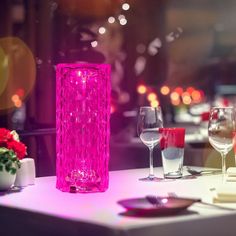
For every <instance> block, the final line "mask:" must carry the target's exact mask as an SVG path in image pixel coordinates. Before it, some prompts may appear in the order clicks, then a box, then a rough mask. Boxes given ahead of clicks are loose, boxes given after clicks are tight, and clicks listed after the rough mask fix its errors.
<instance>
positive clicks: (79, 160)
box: [56, 63, 110, 193]
mask: <svg viewBox="0 0 236 236" xmlns="http://www.w3.org/2000/svg"><path fill="white" fill-rule="evenodd" d="M56 79H57V81H56V86H57V91H56V128H57V132H56V135H57V137H56V149H57V165H56V174H57V183H56V187H57V188H58V189H60V190H61V191H64V192H84V193H87V192H103V191H105V190H106V189H107V188H108V182H109V171H108V164H109V140H110V66H109V65H107V64H80V63H77V64H58V65H57V68H56Z"/></svg>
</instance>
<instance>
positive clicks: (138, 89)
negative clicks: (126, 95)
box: [137, 84, 147, 94]
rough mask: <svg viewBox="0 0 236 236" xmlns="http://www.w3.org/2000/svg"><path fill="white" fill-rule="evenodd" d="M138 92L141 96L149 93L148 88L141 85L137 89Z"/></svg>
mask: <svg viewBox="0 0 236 236" xmlns="http://www.w3.org/2000/svg"><path fill="white" fill-rule="evenodd" d="M137 92H138V93H139V94H145V93H146V92H147V87H146V86H145V85H142V84H140V85H139V86H138V87H137Z"/></svg>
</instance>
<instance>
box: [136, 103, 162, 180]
mask: <svg viewBox="0 0 236 236" xmlns="http://www.w3.org/2000/svg"><path fill="white" fill-rule="evenodd" d="M162 127H163V118H162V112H161V108H160V107H148V106H146V107H140V110H139V114H138V125H137V132H138V136H139V137H140V139H141V141H142V142H143V143H144V144H145V145H146V146H147V147H148V149H149V166H150V172H149V175H148V177H146V178H141V179H140V180H143V181H158V180H160V178H157V177H155V176H154V173H153V149H154V147H155V146H156V145H157V144H158V143H159V142H160V139H161V134H160V132H159V128H162Z"/></svg>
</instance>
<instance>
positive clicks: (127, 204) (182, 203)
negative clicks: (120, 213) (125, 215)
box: [118, 197, 199, 216]
mask: <svg viewBox="0 0 236 236" xmlns="http://www.w3.org/2000/svg"><path fill="white" fill-rule="evenodd" d="M151 198H152V197H151ZM155 201H156V202H157V203H156V204H155ZM155 201H154V203H153V201H152V200H151V201H150V198H149V197H144V198H130V199H124V200H120V201H118V204H120V205H121V206H123V207H124V208H125V209H126V210H128V211H132V212H134V213H135V214H138V215H143V216H147V215H173V214H176V213H179V212H180V211H183V210H185V209H187V208H188V207H189V206H191V205H192V204H193V203H195V202H199V200H198V199H188V198H179V197H155Z"/></svg>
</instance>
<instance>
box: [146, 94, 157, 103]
mask: <svg viewBox="0 0 236 236" xmlns="http://www.w3.org/2000/svg"><path fill="white" fill-rule="evenodd" d="M156 99H157V95H156V94H155V93H154V92H151V93H149V94H148V96H147V100H148V101H149V102H152V101H154V100H156Z"/></svg>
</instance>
